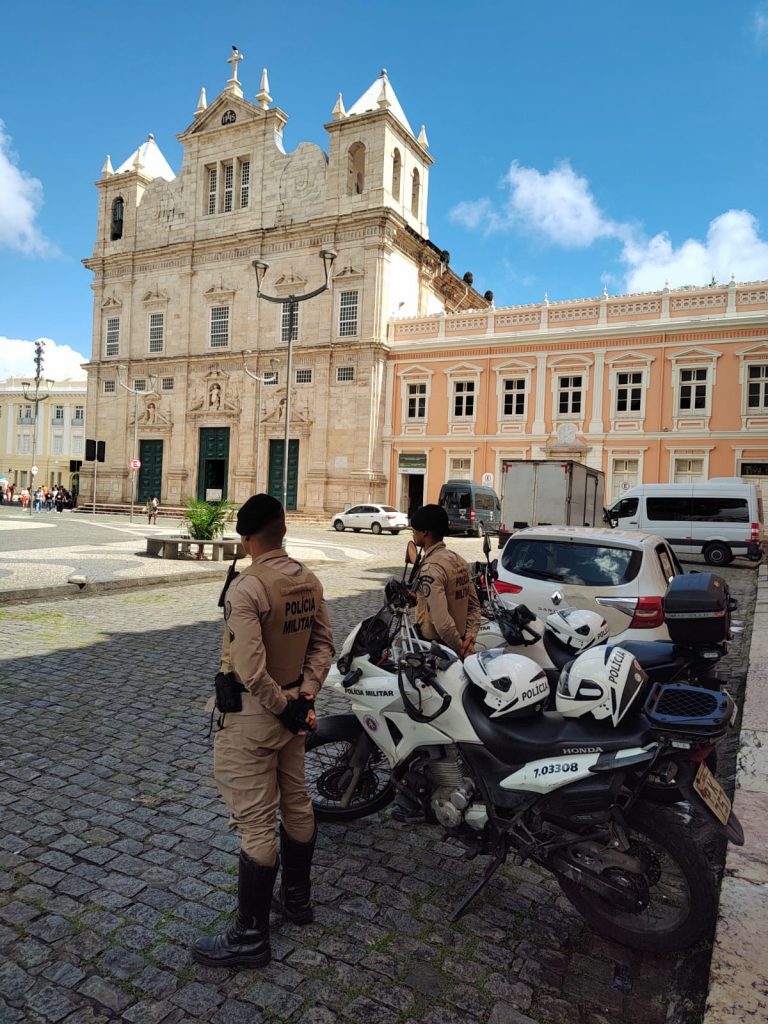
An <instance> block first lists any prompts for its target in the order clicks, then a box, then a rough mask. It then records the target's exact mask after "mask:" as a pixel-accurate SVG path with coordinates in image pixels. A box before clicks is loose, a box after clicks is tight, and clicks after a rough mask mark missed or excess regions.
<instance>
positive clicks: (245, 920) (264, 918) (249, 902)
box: [192, 850, 278, 967]
mask: <svg viewBox="0 0 768 1024" xmlns="http://www.w3.org/2000/svg"><path fill="white" fill-rule="evenodd" d="M277 869H278V863H275V864H274V865H273V866H272V867H271V868H267V867H264V865H263V864H257V863H256V861H254V860H251V858H250V857H248V856H247V855H246V854H245V853H243V852H242V850H241V851H240V874H239V877H238V882H237V917H236V918H235V920H234V922H233V924H231V925H230V927H229V928H228V929H227V930H226V931H225V932H223V933H222V934H221V935H210V936H209V935H205V936H203V938H201V939H198V940H197V942H196V943H195V944H194V946H193V947H192V959H193V960H196V961H197V962H198V963H199V964H205V965H206V966H207V967H236V966H238V965H239V966H242V967H264V966H266V965H267V964H268V963H269V961H270V960H271V958H272V951H271V949H270V948H269V909H270V906H271V903H272V890H273V888H274V885H275V878H276V877H277Z"/></svg>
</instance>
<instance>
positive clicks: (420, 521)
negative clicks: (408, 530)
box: [411, 505, 448, 537]
mask: <svg viewBox="0 0 768 1024" xmlns="http://www.w3.org/2000/svg"><path fill="white" fill-rule="evenodd" d="M411 526H412V527H413V528H414V529H416V530H426V532H427V533H431V534H432V535H433V536H435V537H444V536H445V535H446V533H448V513H447V512H446V511H445V509H444V508H443V506H442V505H422V506H421V508H418V509H416V511H415V512H414V513H413V515H412V516H411Z"/></svg>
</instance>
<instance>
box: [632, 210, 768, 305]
mask: <svg viewBox="0 0 768 1024" xmlns="http://www.w3.org/2000/svg"><path fill="white" fill-rule="evenodd" d="M759 228H760V226H759V224H758V221H757V219H756V218H755V217H753V216H752V214H751V213H750V212H749V211H748V210H728V211H727V212H726V213H721V214H720V216H719V217H716V218H715V219H714V220H713V221H711V222H710V224H709V227H708V229H707V236H706V239H705V241H703V242H702V241H699V239H697V238H688V239H686V240H685V241H684V242H683V243H682V244H681V245H680V246H679V247H678V248H677V249H676V248H675V247H674V245H673V244H672V242H671V240H670V238H669V235H668V234H667V232H662V233H661V234H658V235H655V236H654V237H653V238H650V239H639V238H635V239H629V240H628V241H627V242H626V244H625V245H624V249H623V251H622V254H621V259H622V261H623V262H624V263H626V264H627V265H628V268H629V269H628V271H627V279H626V287H627V289H628V290H629V291H633V292H634V291H638V292H643V291H655V290H656V289H658V288H663V287H664V284H665V283H666V282H667V281H668V282H669V286H670V287H671V288H675V287H679V286H681V285H687V284H699V285H701V284H709V282H710V281H711V280H712V278H713V277H714V278H715V280H716V281H720V282H722V281H728V280H729V279H730V277H731V274H733V275H734V277H735V278H736V280H737V281H758V280H764V279H766V278H768V242H765V241H763V239H761V238H760V233H759Z"/></svg>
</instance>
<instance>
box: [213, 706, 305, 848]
mask: <svg viewBox="0 0 768 1024" xmlns="http://www.w3.org/2000/svg"><path fill="white" fill-rule="evenodd" d="M244 696H245V695H244ZM243 705H244V706H243V711H241V712H239V713H238V714H235V715H226V716H225V718H224V727H223V728H222V729H220V730H219V731H218V732H217V733H216V739H215V741H214V749H213V775H214V778H215V780H216V785H217V786H218V789H219V793H220V794H221V797H222V799H223V801H224V803H225V804H226V805H227V808H228V810H229V813H230V818H229V824H230V826H231V827H232V828H234V829H236V830H237V832H238V834H239V835H240V841H241V847H242V849H243V852H244V853H246V854H247V855H248V856H249V857H250V858H251V860H254V861H256V863H257V864H263V865H265V866H268V867H271V866H272V865H273V864H274V863H275V861H276V860H277V840H276V837H275V824H276V821H277V810H278V808H279V809H280V814H281V817H282V822H283V828H284V829H285V831H286V832H287V833H288V835H289V836H290V837H291V838H292V839H296V840H297V841H298V842H300V843H307V842H309V840H310V839H311V838H312V836H313V834H314V831H315V817H314V814H313V812H312V802H311V800H310V798H309V794H308V792H307V785H306V782H305V780H304V737H303V736H294V734H293V733H292V732H291V731H290V730H289V729H286V728H285V726H284V725H283V724H282V723H281V722H280V721H279V720H278V719H277V718H275V716H274V715H273V714H272V713H271V712H270V711H267V710H266V708H263V707H262V706H261V705H260V704H258V703H257V702H256V701H255V700H254V699H253V698H250V699H248V698H246V700H244V701H243ZM246 706H247V707H246Z"/></svg>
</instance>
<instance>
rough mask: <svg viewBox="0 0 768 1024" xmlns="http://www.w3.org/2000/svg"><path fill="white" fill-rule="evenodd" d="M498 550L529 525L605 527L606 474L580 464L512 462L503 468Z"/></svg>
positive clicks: (536, 460) (504, 464) (543, 461)
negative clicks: (515, 532) (512, 535)
mask: <svg viewBox="0 0 768 1024" xmlns="http://www.w3.org/2000/svg"><path fill="white" fill-rule="evenodd" d="M501 481H502V482H501V526H500V528H499V547H502V546H503V545H504V544H505V543H506V542H507V539H508V537H509V536H510V534H512V533H514V531H515V530H522V529H524V528H525V527H526V526H602V525H603V513H604V509H603V497H604V494H605V474H604V473H603V472H602V471H601V470H599V469H592V468H591V467H590V466H584V465H583V464H582V463H581V462H573V461H570V460H567V461H562V460H559V459H526V460H521V459H514V460H512V459H510V460H505V461H504V462H502V466H501Z"/></svg>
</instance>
